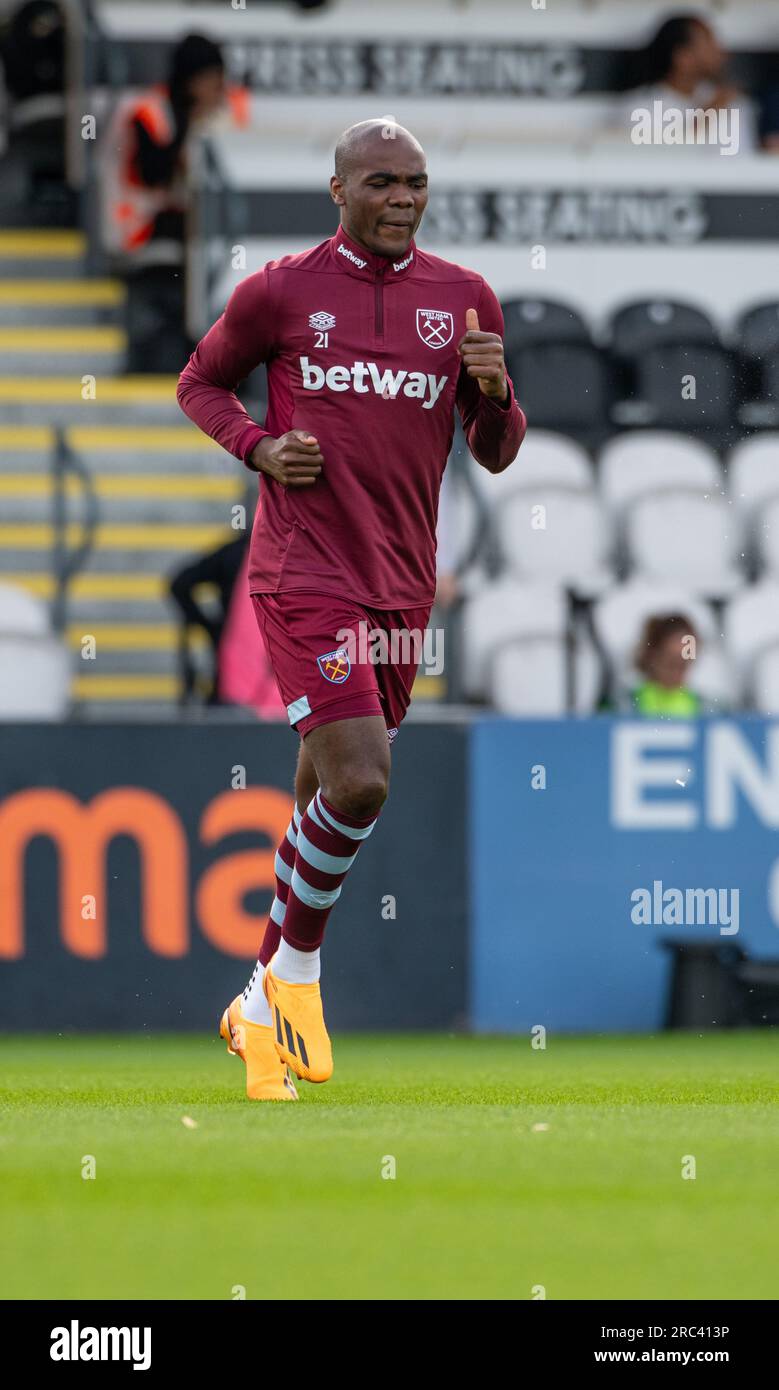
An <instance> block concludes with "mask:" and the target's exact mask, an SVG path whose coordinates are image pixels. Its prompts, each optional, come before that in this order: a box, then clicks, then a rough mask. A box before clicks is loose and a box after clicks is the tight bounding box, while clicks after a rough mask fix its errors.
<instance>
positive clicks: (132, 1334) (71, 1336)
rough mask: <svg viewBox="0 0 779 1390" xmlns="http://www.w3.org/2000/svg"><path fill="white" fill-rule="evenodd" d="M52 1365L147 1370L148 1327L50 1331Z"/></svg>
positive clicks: (72, 1327) (74, 1326) (76, 1327)
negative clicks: (128, 1364) (125, 1364)
mask: <svg viewBox="0 0 779 1390" xmlns="http://www.w3.org/2000/svg"><path fill="white" fill-rule="evenodd" d="M49 1354H50V1356H51V1359H52V1361H132V1363H133V1370H134V1371H148V1369H149V1367H150V1366H151V1328H150V1327H81V1326H80V1325H79V1323H78V1321H77V1320H76V1319H75V1318H72V1319H71V1322H70V1326H69V1327H53V1328H52V1330H51V1351H50V1353H49Z"/></svg>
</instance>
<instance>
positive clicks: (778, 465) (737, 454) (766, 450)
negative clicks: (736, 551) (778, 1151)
mask: <svg viewBox="0 0 779 1390" xmlns="http://www.w3.org/2000/svg"><path fill="white" fill-rule="evenodd" d="M728 488H729V493H730V497H731V499H732V502H733V505H734V507H736V508H737V509H738V511H739V512H740V513H741V516H742V519H743V523H744V530H745V535H746V537H747V541H748V544H749V545H750V548H751V547H752V546H753V545H754V541H755V527H756V524H757V522H758V520H759V517H760V512H761V509H762V507H763V506H764V505H765V503H766V502H769V501H771V500H772V499H773V498H774V497H777V496H779V433H777V432H775V431H771V432H770V433H767V434H762V435H754V436H753V437H752V438H751V439H745V440H744V441H743V443H741V444H738V445H737V446H736V448H735V449H734V450H733V451H732V453H731V455H730V458H729V459H728Z"/></svg>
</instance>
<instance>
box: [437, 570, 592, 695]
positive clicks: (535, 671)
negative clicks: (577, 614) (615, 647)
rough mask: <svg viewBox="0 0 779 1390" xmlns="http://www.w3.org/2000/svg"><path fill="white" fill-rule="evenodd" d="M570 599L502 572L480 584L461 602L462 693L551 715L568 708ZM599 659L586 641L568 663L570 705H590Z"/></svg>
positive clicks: (543, 585)
mask: <svg viewBox="0 0 779 1390" xmlns="http://www.w3.org/2000/svg"><path fill="white" fill-rule="evenodd" d="M568 621H569V619H568V605H567V601H566V598H565V594H564V593H563V591H562V590H561V589H559V588H555V587H552V586H549V585H545V584H527V583H526V584H522V583H518V582H516V581H515V580H513V579H508V578H504V579H501V580H499V581H498V582H497V583H494V584H489V585H486V586H485V587H484V588H483V589H481V590H480V592H479V593H478V594H476V595H475V596H474V597H473V598H472V599H470V600H469V601H468V602H467V603H466V605H465V607H464V610H463V626H462V673H463V685H464V693H465V694H466V695H467V696H468V697H469V698H471V699H481V700H486V701H488V702H489V703H490V704H491V705H492V706H493V707H494V708H495V709H497V710H498V711H499V712H500V713H501V714H510V715H514V716H516V717H520V716H522V717H526V718H557V717H559V716H561V715H564V714H566V713H567V711H568V699H569V694H568V674H567V673H568V660H567V643H568ZM599 685H600V667H599V663H598V660H597V656H596V653H595V651H594V649H593V648H592V645H591V644H590V643H589V642H581V641H579V642H578V644H577V651H576V659H575V663H574V686H575V709H576V711H577V713H582V714H585V713H590V712H591V711H592V709H593V707H594V704H595V700H596V697H597V694H598V690H599Z"/></svg>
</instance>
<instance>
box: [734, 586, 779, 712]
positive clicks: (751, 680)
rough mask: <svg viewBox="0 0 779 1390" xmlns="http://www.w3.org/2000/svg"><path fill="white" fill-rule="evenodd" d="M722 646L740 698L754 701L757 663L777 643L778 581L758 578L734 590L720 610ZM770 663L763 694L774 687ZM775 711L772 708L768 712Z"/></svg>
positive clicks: (764, 678)
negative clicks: (755, 581) (727, 602)
mask: <svg viewBox="0 0 779 1390" xmlns="http://www.w3.org/2000/svg"><path fill="white" fill-rule="evenodd" d="M723 628H724V633H725V650H726V652H727V656H728V661H729V663H730V666H731V668H732V670H733V673H734V679H735V680H736V681H737V683H738V686H739V694H740V696H741V698H743V699H746V700H747V701H749V702H750V703H756V702H757V689H756V684H757V675H758V667H759V665H760V662H761V660H762V658H763V657H765V656H767V655H768V653H770V652H771V651H772V650H774V649H775V648H776V646H777V644H778V643H779V583H778V582H777V580H776V579H775V578H771V579H761V580H760V581H759V582H758V583H757V584H750V585H749V587H748V588H745V589H742V590H741V591H740V592H739V593H738V594H735V595H734V597H733V598H732V599H731V601H730V603H729V604H728V605H727V607H726V609H725V613H724V620H723ZM775 674H776V673H775V670H774V667H773V663H769V664H768V665H767V666H766V667H764V668H763V671H762V676H761V680H762V681H763V682H764V684H763V692H764V694H765V693H766V692H768V691H772V690H773V689H774V685H773V682H774V679H775ZM777 712H779V711H777V710H772V711H771V713H777Z"/></svg>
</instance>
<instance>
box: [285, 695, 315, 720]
mask: <svg viewBox="0 0 779 1390" xmlns="http://www.w3.org/2000/svg"><path fill="white" fill-rule="evenodd" d="M310 713H311V706H310V704H309V703H308V696H307V695H301V697H300V699H299V700H293V701H292V704H291V705H287V718H288V719H289V722H290V724H297V722H298V720H299V719H305V717H306V715H307V714H310Z"/></svg>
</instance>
